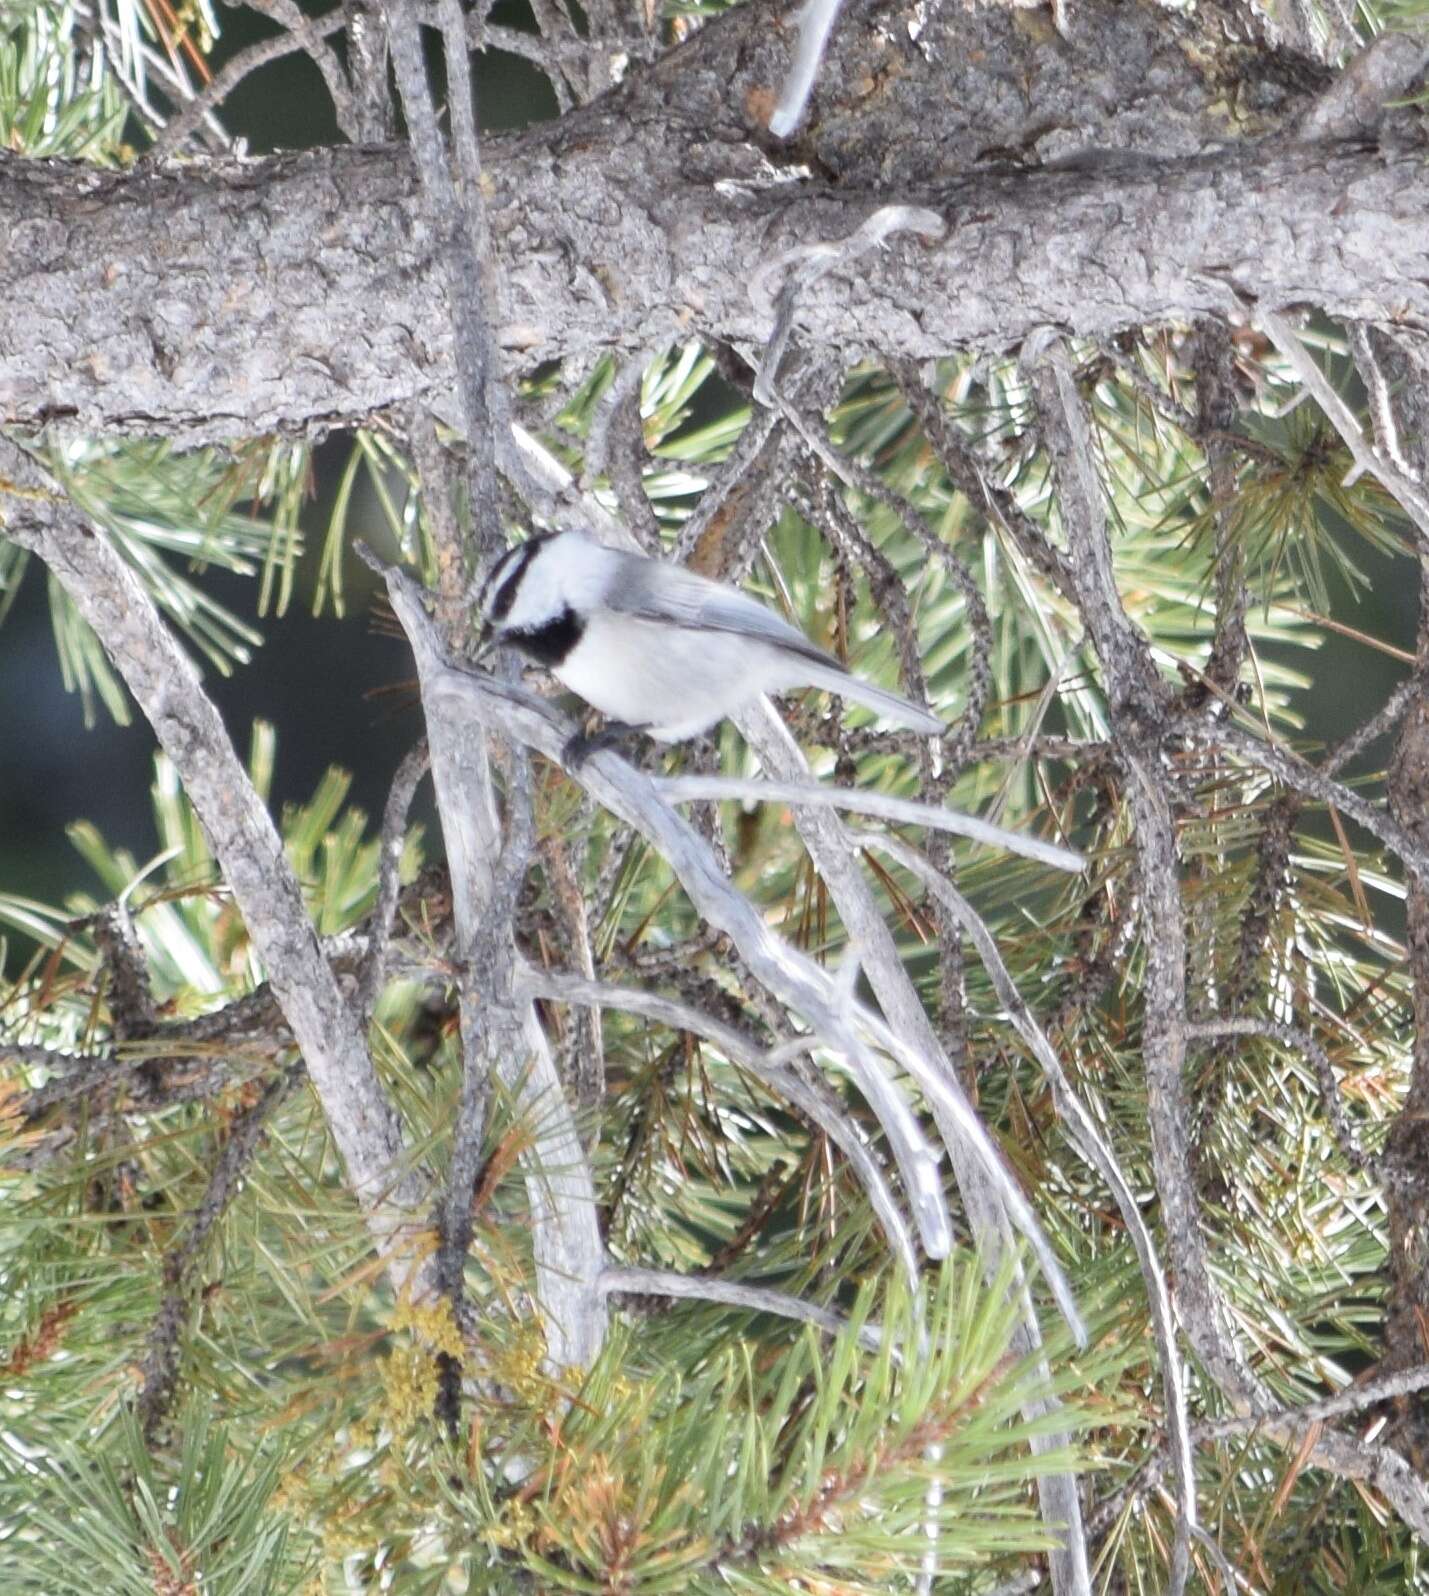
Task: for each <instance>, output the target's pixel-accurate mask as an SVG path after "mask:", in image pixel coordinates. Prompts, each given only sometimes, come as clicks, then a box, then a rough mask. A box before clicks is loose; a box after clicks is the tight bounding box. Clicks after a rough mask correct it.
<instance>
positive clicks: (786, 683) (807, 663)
mask: <svg viewBox="0 0 1429 1596" xmlns="http://www.w3.org/2000/svg"><path fill="white" fill-rule="evenodd" d="M477 604H478V607H479V609H480V611H481V617H482V620H483V622H484V624H483V626H482V633H481V636H482V643H483V645H486V644H489V643H491V642H498V643H510V644H511V645H512V646H513V647H515V648H518V649H520V651H521V652H522V653H523V654H525V655H527V656H528V657H529V658H531V659H533V660H536V661H538V662H539V663H540V664H542V665H544V666H545V667H546V668H547V669H548V670H549V671H550V672H551V673H552V674H553V675H554V676H555V677H556V679H557V680H558V681H560V682H561V683H563V684H564V685H565V686H566V687H568V688H570V690H571V691H572V692H573V693H576V694H578V695H579V696H580V697H581V698H583V699H584V700H585V701H586V703H588V704H590V705H591V706H592V707H593V708H595V709H598V710H600V711H601V712H602V714H604V715H605V716H607V717H608V719H609V720H610V721H611V722H612V723H613V724H612V725H611V726H610V727H609V728H608V731H607V732H606V733H605V734H603V735H602V736H601V737H599V738H595V739H590V740H587V739H583V738H572V739H571V742H570V744H568V745H567V749H566V754H567V758H568V759H573V760H574V761H575V762H576V763H579V761H580V760H581V759H582V758H584V757H585V756H586V755H587V754H589V753H591V752H592V751H593V750H594V748H595V747H599V746H607V745H608V744H609V743H610V742H611V741H613V740H614V739H615V738H616V737H618V736H620V735H621V734H622V733H625V732H630V731H641V732H644V733H645V734H646V735H647V736H650V737H653V738H654V739H655V740H656V741H657V742H662V743H677V742H681V741H682V740H683V739H685V738H687V737H696V736H698V735H699V734H700V733H701V732H703V731H707V730H708V729H709V728H710V727H711V726H713V725H714V724H715V722H716V721H718V720H722V719H723V718H724V717H725V716H726V715H730V714H733V713H734V712H735V711H737V710H739V709H741V708H742V707H743V706H744V705H745V704H747V703H749V702H750V701H751V700H753V699H754V698H756V697H758V695H759V694H760V693H780V692H786V691H788V690H789V689H790V688H795V687H822V688H825V689H827V690H828V691H829V692H832V693H838V694H839V695H840V696H842V697H844V698H848V699H852V700H853V701H854V702H855V703H858V704H864V705H866V706H867V707H868V708H869V709H874V710H877V711H878V712H879V714H881V715H884V716H886V717H887V718H888V719H889V720H891V721H894V722H896V723H897V724H898V725H900V726H911V727H912V728H913V730H914V731H918V732H923V733H924V734H926V735H927V736H938V735H940V734H941V733H942V732H943V731H944V729H945V728H944V726H943V723H942V721H940V720H939V719H938V717H937V716H936V715H933V714H931V713H930V712H929V711H928V710H926V709H920V708H919V706H918V705H917V704H913V703H910V702H909V701H908V700H907V699H906V698H900V697H899V696H898V695H897V694H896V693H889V692H885V691H884V689H883V688H881V687H875V686H873V684H872V683H871V682H865V681H861V680H860V679H859V678H858V677H857V676H851V675H850V674H849V673H848V671H846V670H845V669H844V667H843V666H842V665H840V664H839V662H838V661H837V660H836V659H835V658H834V657H833V656H832V655H831V654H826V653H825V652H824V651H823V649H821V648H816V647H815V646H814V644H812V643H811V642H810V641H809V640H808V638H807V637H805V636H804V634H803V633H802V632H801V631H799V630H798V628H797V627H794V626H791V625H790V624H789V623H788V621H786V620H784V619H783V618H782V616H779V615H776V614H774V612H773V611H772V610H767V609H765V607H764V606H763V605H762V604H758V603H756V602H755V601H754V600H753V599H751V598H746V597H745V595H744V594H743V593H741V592H739V591H738V590H737V589H735V588H732V587H726V586H725V585H724V584H723V583H722V582H712V581H710V580H709V578H708V577H703V576H697V575H696V574H695V573H694V572H693V571H686V570H684V569H683V568H682V567H680V566H677V565H667V564H666V563H665V562H663V561H661V560H652V559H648V558H647V557H646V556H645V555H643V554H625V553H622V552H621V551H619V550H617V549H609V548H606V547H605V546H604V545H603V544H600V543H597V542H596V541H595V540H594V539H593V538H590V537H587V536H586V535H585V534H584V533H581V532H554V533H544V534H542V535H541V536H538V537H531V538H528V539H527V540H526V542H524V543H519V544H517V545H516V547H515V548H512V549H508V550H507V552H506V553H505V554H503V555H502V556H501V558H500V559H499V560H498V561H497V562H496V565H495V566H494V567H493V568H492V571H491V574H490V575H489V576H488V577H487V579H486V582H485V584H484V585H483V587H482V589H481V594H480V597H479V598H478V600H477Z"/></svg>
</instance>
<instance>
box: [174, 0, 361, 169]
mask: <svg viewBox="0 0 1429 1596" xmlns="http://www.w3.org/2000/svg"><path fill="white" fill-rule="evenodd" d="M347 20H348V17H347V9H346V7H345V6H335V7H334V8H333V9H332V10H331V11H329V12H328V13H327V14H326V15H325V16H322V17H313V18H311V19H310V20H309V21H308V23H307V27H308V31H309V33H310V34H311V35H312V37H313V38H314V39H319V40H320V39H325V38H326V37H327V36H328V35H329V34H331V33H336V32H337V31H338V29H339V28H341V27H343V25H344V24H345V23H346V22H347ZM307 48H308V45H307V42H306V40H305V39H304V38H303V37H300V36H299V35H298V34H296V33H280V34H279V35H278V36H277V37H276V38H273V39H260V40H259V42H258V43H257V44H250V45H249V46H248V47H247V48H246V49H243V50H240V51H239V52H238V54H237V55H235V56H234V57H233V59H232V60H231V61H229V62H228V63H227V64H226V65H225V66H224V67H223V68H222V70H220V71H219V72H217V73H215V74H214V76H213V78H212V79H211V80H210V81H209V82H208V83H206V84H205V85H204V86H203V88H202V89H200V90H199V92H198V93H197V94H195V95H194V96H193V97H192V98H191V99H189V100H187V101H186V102H185V104H184V107H183V109H182V110H181V111H179V112H178V114H177V115H175V116H174V117H172V118H171V119H170V120H169V122H168V124H167V125H166V126H165V127H163V128H162V129H161V130H160V131H159V132H158V133H157V134H156V135H155V138H154V142H153V143H152V144H151V145H150V146H149V148H148V149H147V150H146V151H145V152H144V161H145V163H154V162H158V161H162V160H165V159H166V158H167V157H168V156H170V155H172V154H173V153H174V151H175V150H177V149H178V148H179V146H180V145H181V144H182V143H183V142H184V140H185V139H187V138H188V137H189V135H190V134H191V133H193V131H194V130H195V129H196V128H197V127H198V125H199V123H200V122H202V121H203V119H204V118H205V117H206V116H208V115H209V114H210V113H211V112H212V111H214V110H215V109H216V108H217V107H218V106H220V105H222V104H223V102H224V101H225V100H226V99H227V98H228V96H229V95H230V94H232V93H233V91H234V90H235V89H236V88H237V87H238V85H239V84H240V83H242V82H243V80H244V79H245V78H248V77H251V76H252V75H253V73H255V72H256V71H258V69H259V68H260V67H265V66H267V65H268V63H269V62H270V61H281V60H282V58H283V57H284V56H287V55H295V54H296V53H297V52H298V51H300V50H306V49H307Z"/></svg>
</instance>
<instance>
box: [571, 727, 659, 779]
mask: <svg viewBox="0 0 1429 1596" xmlns="http://www.w3.org/2000/svg"><path fill="white" fill-rule="evenodd" d="M640 732H641V728H640V727H639V726H628V725H626V723H625V722H624V721H623V720H612V721H607V722H606V724H605V725H604V726H603V727H602V728H601V730H600V731H598V732H595V733H593V734H592V735H590V736H587V735H586V734H585V732H577V733H576V734H575V736H573V737H568V738H567V739H566V746H565V747H564V748H563V749H562V750H561V763H562V764H563V765H564V766H565V767H566V769H567V770H579V769H580V768H581V766H582V765H583V764H585V762H586V760H588V759H589V758H590V756H591V755H592V754H599V753H603V752H604V751H605V750H606V749H608V748H614V749H622V748H623V747H624V746H625V745H628V744H629V743H630V741H631V739H632V738H634V737H638V736H639V735H640Z"/></svg>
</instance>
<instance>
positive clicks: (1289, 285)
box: [0, 101, 1429, 443]
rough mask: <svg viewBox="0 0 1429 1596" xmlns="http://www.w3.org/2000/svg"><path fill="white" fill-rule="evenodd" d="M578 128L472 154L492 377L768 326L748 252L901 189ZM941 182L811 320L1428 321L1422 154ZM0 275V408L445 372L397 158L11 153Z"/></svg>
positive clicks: (440, 379) (330, 388)
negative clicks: (742, 165)
mask: <svg viewBox="0 0 1429 1596" xmlns="http://www.w3.org/2000/svg"><path fill="white" fill-rule="evenodd" d="M604 103H605V102H603V101H602V102H599V105H604ZM598 109H599V106H597V107H592V108H591V111H592V113H594V112H595V111H597V110H598ZM584 114H586V113H577V115H578V116H579V115H584ZM583 131H584V132H585V133H586V135H587V138H588V140H589V142H582V141H581V140H580V139H577V138H576V137H575V134H576V129H574V128H572V129H570V130H568V131H567V132H565V133H561V132H549V133H539V132H537V133H532V134H529V135H525V136H523V138H521V139H516V140H513V139H505V140H491V141H489V142H488V145H487V148H486V150H485V152H484V154H485V156H486V162H485V170H486V175H487V176H488V177H489V179H490V181H491V184H492V189H493V192H492V195H491V198H490V199H489V201H488V205H487V212H488V218H489V224H490V230H491V240H492V259H493V266H494V269H495V271H496V272H497V274H498V275H499V276H500V277H501V279H502V280H503V281H504V282H505V283H506V285H507V302H506V307H505V312H504V315H503V317H502V319H501V320H500V321H499V322H498V323H496V324H495V326H494V328H493V332H494V335H495V340H496V343H497V345H498V353H499V355H500V358H501V359H502V360H503V361H504V364H505V366H506V369H507V370H508V371H509V370H511V369H523V370H529V369H531V368H533V367H534V366H535V365H537V364H538V363H539V362H542V361H546V360H551V359H557V358H561V357H563V356H566V355H569V354H571V353H573V352H576V351H583V350H587V349H591V348H595V347H601V348H610V347H624V348H627V349H635V348H645V347H648V346H649V344H650V342H651V341H652V339H661V338H663V339H669V340H675V339H681V338H686V337H689V336H691V335H692V334H696V335H699V336H702V337H704V338H706V339H708V340H710V341H718V342H725V343H734V344H738V345H755V346H758V345H762V344H763V342H764V340H765V339H766V338H767V336H768V334H769V331H770V328H769V325H768V323H767V321H766V319H765V317H764V316H763V314H762V313H761V312H760V310H759V309H758V307H757V306H756V305H755V304H754V302H753V300H752V299H751V297H750V294H749V291H748V285H749V283H750V282H751V281H752V280H753V279H754V277H755V275H756V273H757V271H758V269H759V268H760V267H761V266H762V265H764V264H765V263H766V262H767V260H768V258H769V256H770V253H771V251H777V252H781V253H782V252H784V251H787V250H789V249H796V248H800V247H802V246H806V245H811V244H815V243H818V242H820V241H822V240H825V239H828V238H839V237H845V236H847V235H848V234H850V233H852V232H854V231H855V230H856V229H857V228H858V227H859V226H860V225H861V224H862V222H863V221H864V220H865V219H866V218H867V217H868V216H869V215H870V214H871V213H872V212H873V211H875V210H876V209H877V208H878V207H879V206H880V205H882V204H884V203H887V202H889V201H890V200H897V199H900V198H904V197H907V196H906V195H903V194H900V193H898V192H897V191H896V190H893V189H888V190H885V191H883V192H879V193H872V192H870V193H868V194H866V195H862V196H861V195H859V194H858V193H857V192H849V191H847V190H844V189H839V190H837V191H835V190H832V189H830V188H827V187H824V186H822V185H820V184H817V183H815V182H813V181H812V180H807V181H803V182H798V183H787V184H782V185H779V186H777V187H768V188H764V187H758V188H757V189H756V191H754V192H748V191H746V190H745V189H744V188H743V187H739V186H734V185H730V184H724V183H720V182H716V183H714V184H713V185H711V184H708V183H704V182H698V181H692V180H689V179H687V178H685V177H684V176H682V175H681V173H682V167H681V163H680V159H679V157H678V152H675V151H671V150H669V149H667V148H665V147H664V144H663V138H664V137H665V136H668V135H670V134H671V132H672V130H671V129H669V128H668V127H667V128H665V129H663V130H662V135H661V142H659V143H658V145H657V147H655V148H650V149H646V148H645V146H644V143H643V142H642V139H641V137H639V136H637V135H636V134H635V133H634V132H632V131H631V130H630V129H629V128H628V127H626V126H625V124H623V123H621V124H620V125H619V127H618V128H617V127H616V126H614V125H611V124H605V125H600V124H598V125H595V126H593V127H591V128H590V129H588V130H583ZM567 139H569V140H571V142H570V144H569V146H568V145H567ZM543 141H549V142H543ZM558 151H559V159H557V158H556V156H557V152H558ZM756 153H757V152H754V151H753V150H752V149H751V150H750V155H751V156H754V155H755V154H756ZM758 159H759V160H760V161H762V160H763V157H762V156H760V157H758ZM922 198H923V202H924V203H925V204H927V203H928V200H929V198H930V196H927V195H924V196H922ZM933 198H934V199H935V204H936V208H937V209H939V210H940V211H941V212H942V214H943V215H944V217H945V218H946V219H947V221H948V223H949V229H948V234H947V237H946V238H945V239H944V240H943V241H942V242H941V243H937V244H933V245H929V244H927V243H924V242H920V241H910V240H908V239H899V240H897V241H895V242H894V243H893V244H892V245H891V246H890V248H889V249H888V250H887V252H885V253H884V254H882V255H881V256H880V257H879V258H878V259H877V260H875V261H872V262H868V263H865V265H864V266H863V267H861V268H860V270H859V271H858V272H857V274H856V275H854V276H852V277H846V276H844V275H842V274H840V273H832V274H830V275H829V276H828V277H826V278H825V279H823V280H822V281H820V282H818V283H815V284H813V285H811V286H810V287H809V288H808V289H807V290H806V292H805V293H803V294H802V295H801V297H800V301H799V323H800V328H801V333H802V335H803V336H804V337H806V338H808V339H811V340H813V341H814V342H816V343H818V344H819V345H820V346H821V347H824V348H827V349H829V350H831V351H845V352H853V351H855V350H857V351H862V350H865V349H868V348H870V347H871V348H877V349H879V350H881V351H882V352H883V353H884V355H885V356H886V357H887V358H896V357H899V356H912V357H916V358H923V357H927V356H930V355H937V354H943V353H946V352H947V351H949V350H951V349H954V348H958V347H964V346H974V347H982V348H995V349H1003V348H1006V347H1008V346H1009V345H1011V344H1014V343H1016V342H1017V341H1018V340H1020V339H1022V338H1023V337H1025V336H1026V335H1027V334H1028V333H1029V332H1031V331H1032V330H1033V329H1034V328H1035V327H1036V326H1038V325H1045V324H1047V323H1049V322H1055V323H1057V324H1058V325H1060V326H1063V327H1066V328H1067V329H1069V330H1070V331H1073V332H1077V333H1085V334H1089V335H1094V336H1106V335H1109V334H1111V333H1114V332H1116V331H1118V330H1120V329H1122V328H1125V327H1129V326H1133V325H1139V324H1141V323H1144V322H1146V321H1153V320H1157V319H1165V318H1176V319H1182V320H1194V319H1196V318H1198V317H1201V316H1204V315H1206V314H1211V313H1224V312H1225V311H1227V310H1230V309H1235V308H1237V306H1238V303H1239V300H1238V294H1240V293H1244V294H1245V295H1246V296H1253V297H1254V298H1255V300H1256V302H1257V304H1258V305H1259V306H1260V307H1261V308H1263V309H1266V310H1274V309H1276V308H1282V307H1287V306H1290V305H1293V304H1297V303H1302V302H1304V301H1307V300H1309V301H1312V302H1314V303H1315V304H1317V305H1319V306H1320V307H1322V308H1323V309H1324V310H1326V311H1327V312H1329V313H1331V314H1336V315H1344V316H1349V317H1353V318H1358V319H1363V320H1370V321H1376V320H1381V321H1382V320H1388V319H1391V318H1397V319H1400V320H1409V321H1415V320H1417V321H1420V322H1423V323H1429V231H1426V229H1425V228H1424V227H1423V225H1422V218H1423V217H1424V215H1425V214H1429V165H1426V163H1425V162H1424V160H1423V159H1422V155H1421V152H1420V151H1419V150H1417V149H1414V148H1405V149H1402V150H1400V149H1391V148H1376V147H1372V146H1371V147H1366V146H1364V145H1363V144H1358V143H1356V144H1347V145H1304V146H1296V145H1291V146H1285V145H1256V146H1249V145H1247V146H1237V147H1233V148H1230V149H1225V150H1220V151H1216V152H1214V153H1212V154H1208V155H1203V156H1194V157H1189V158H1186V159H1167V160H1157V159H1152V158H1148V157H1142V156H1109V157H1107V158H1105V159H1104V160H1100V161H1098V162H1096V163H1094V164H1090V165H1086V166H1077V167H1066V168H1059V169H1057V170H1048V171H1033V172H1028V173H1023V174H1015V175H1008V174H1002V173H988V174H978V175H974V176H969V177H964V178H961V179H959V180H957V181H956V182H949V183H948V184H947V185H946V186H945V187H944V188H943V189H942V190H940V192H939V193H938V195H937V196H935V197H933ZM1049 215H1050V216H1056V217H1057V218H1058V226H1057V227H1056V228H1055V229H1052V228H1048V226H1047V217H1048V216H1049ZM255 266H257V269H255ZM0 272H3V273H4V275H5V278H6V280H7V281H8V282H10V283H11V284H12V292H11V293H10V294H8V295H7V296H5V298H4V300H3V302H0V422H6V423H10V424H26V425H37V424H39V423H41V422H45V421H57V422H66V423H72V424H74V425H77V426H78V427H81V428H84V429H87V430H99V429H107V430H111V431H115V430H121V431H124V430H127V431H130V432H162V433H164V434H166V435H167V436H170V437H172V438H174V439H176V440H179V441H183V442H191V443H192V442H200V441H204V440H211V439H220V438H233V437H238V436H244V435H251V434H255V433H262V432H271V431H287V430H294V429H299V430H301V429H307V428H310V427H312V426H314V425H332V424H340V423H343V422H355V421H359V420H362V419H364V418H366V417H367V416H369V415H371V414H372V413H373V412H374V411H379V410H384V409H389V408H391V407H393V406H396V405H402V404H405V403H407V402H409V401H411V400H413V399H428V398H431V397H433V396H441V395H443V394H445V393H447V392H448V391H449V390H450V389H451V387H452V385H453V363H452V332H451V318H450V316H449V314H448V312H447V309H446V306H445V303H444V290H443V284H442V272H441V269H440V262H439V259H438V246H437V243H436V241H435V240H434V239H433V236H432V232H431V229H430V227H429V226H428V225H427V223H426V220H425V218H424V215H423V213H422V208H421V205H420V203H419V200H418V195H417V192H416V186H415V183H414V180H413V174H412V170H411V167H410V164H409V162H408V159H407V157H406V155H405V154H403V153H401V152H396V151H390V150H328V151H322V152H317V153H313V154H310V155H303V156H284V157H278V158H275V159H272V160H269V161H262V162H232V161H224V162H214V163H212V164H210V165H208V166H205V167H204V168H203V169H201V170H197V171H195V170H189V169H185V170H184V171H182V172H179V171H171V170H164V171H155V172H144V173H137V174H130V175H117V174H114V173H98V172H94V171H91V170H88V169H83V168H75V167H68V166H64V165H62V164H60V163H55V162H38V161H19V160H16V159H14V158H11V157H3V158H0ZM606 283H610V284H618V287H619V291H618V293H612V292H609V291H607V289H606V288H605V287H604V286H603V285H604V284H606ZM179 285H182V287H181V288H180V286H179Z"/></svg>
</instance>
